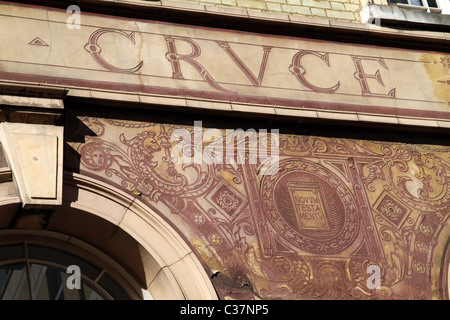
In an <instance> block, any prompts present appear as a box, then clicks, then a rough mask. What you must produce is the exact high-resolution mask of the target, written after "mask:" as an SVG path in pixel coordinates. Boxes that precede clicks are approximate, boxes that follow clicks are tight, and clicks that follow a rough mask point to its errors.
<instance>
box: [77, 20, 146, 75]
mask: <svg viewBox="0 0 450 320" xmlns="http://www.w3.org/2000/svg"><path fill="white" fill-rule="evenodd" d="M105 33H117V34H120V35H123V36H125V37H126V38H128V39H130V41H131V42H133V43H134V44H136V42H135V40H134V31H132V32H130V33H126V32H125V31H122V30H116V29H98V30H97V31H95V32H94V33H92V34H91V36H90V37H89V41H88V43H86V45H85V46H84V49H85V50H86V51H87V52H89V53H90V54H91V56H92V58H94V60H95V61H96V62H97V63H98V64H99V65H101V66H102V67H103V68H105V69H107V70H109V71H114V72H121V73H135V72H137V71H138V70H139V69H140V68H141V67H142V65H143V64H144V61H141V62H139V64H138V65H136V66H135V67H132V68H128V69H124V68H118V67H115V66H113V65H112V64H110V63H108V62H107V61H106V60H105V59H103V57H102V56H101V52H102V48H101V47H100V45H99V44H98V39H99V38H100V36H101V35H102V34H105Z"/></svg>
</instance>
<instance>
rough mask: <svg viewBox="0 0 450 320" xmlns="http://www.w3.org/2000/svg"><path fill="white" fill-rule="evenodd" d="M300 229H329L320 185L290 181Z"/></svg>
mask: <svg viewBox="0 0 450 320" xmlns="http://www.w3.org/2000/svg"><path fill="white" fill-rule="evenodd" d="M287 187H288V190H289V194H290V196H291V200H292V206H293V207H294V210H295V216H296V218H297V223H298V227H299V229H329V226H328V222H327V216H326V211H325V208H324V205H323V201H322V195H321V192H320V187H319V186H313V185H311V186H305V185H303V184H301V183H296V182H288V184H287Z"/></svg>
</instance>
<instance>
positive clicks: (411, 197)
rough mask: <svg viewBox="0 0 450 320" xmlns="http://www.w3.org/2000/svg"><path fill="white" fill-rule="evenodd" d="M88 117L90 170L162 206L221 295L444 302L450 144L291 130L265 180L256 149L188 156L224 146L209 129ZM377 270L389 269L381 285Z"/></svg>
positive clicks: (85, 162)
mask: <svg viewBox="0 0 450 320" xmlns="http://www.w3.org/2000/svg"><path fill="white" fill-rule="evenodd" d="M79 120H80V121H81V122H82V123H83V124H84V125H85V126H87V127H88V128H89V129H90V131H91V135H84V136H83V139H81V140H78V141H82V142H70V148H71V149H72V150H73V151H76V152H77V153H78V154H79V156H80V164H79V166H80V170H81V172H82V173H84V174H87V175H90V176H93V177H96V178H98V179H102V180H104V181H108V182H109V183H112V184H115V185H118V186H120V187H121V188H123V189H125V190H127V191H129V192H130V193H134V194H135V195H136V196H137V197H141V198H142V199H144V200H145V201H146V202H147V203H148V204H149V205H150V206H152V207H153V208H156V209H157V210H158V211H159V212H160V213H161V215H162V216H163V217H164V218H165V219H167V220H168V221H170V222H171V223H172V224H173V225H174V226H175V227H176V228H177V229H178V230H179V231H180V232H181V233H182V234H183V235H184V236H185V237H186V238H187V239H189V241H190V244H191V245H192V248H193V249H194V251H195V252H196V254H198V256H200V257H201V258H202V260H203V262H204V263H205V266H206V268H207V269H208V270H207V271H208V272H209V274H210V275H212V281H213V283H214V284H215V286H216V288H217V290H218V292H219V294H220V296H221V298H226V297H228V298H253V297H257V298H264V299H266V298H269V299H278V298H282V299H285V298H288V299H431V298H439V297H440V295H439V286H440V282H439V281H440V280H439V279H440V277H441V275H440V271H439V266H440V259H441V255H442V247H443V246H444V245H445V244H446V242H447V237H448V228H447V223H448V216H449V213H450V191H449V181H450V148H449V147H447V146H437V145H419V144H405V143H397V142H395V143H394V142H383V141H374V140H356V139H344V138H331V137H320V136H305V135H293V134H283V133H281V134H280V135H279V136H278V139H276V140H277V141H276V146H277V148H278V151H279V153H278V160H279V161H278V162H277V163H276V170H273V171H271V172H270V174H261V168H262V166H263V163H262V162H261V161H260V160H259V159H258V160H257V161H250V160H251V156H249V155H251V150H250V149H251V146H250V145H247V147H248V148H246V149H245V148H244V149H245V152H244V153H243V154H244V155H243V157H244V160H245V161H241V162H239V161H235V162H234V163H232V161H224V162H223V163H220V162H219V161H216V162H212V163H209V164H207V163H206V162H205V161H204V162H201V163H196V162H195V161H193V162H190V163H189V162H186V161H184V162H183V161H180V159H181V157H187V158H188V159H189V158H192V157H193V156H194V153H195V151H196V150H206V149H207V148H208V146H211V144H212V143H216V146H217V143H218V140H217V139H215V140H214V139H212V138H211V135H209V137H208V139H206V135H205V131H206V130H205V129H202V131H200V132H199V131H196V130H198V128H196V127H194V126H181V125H175V124H166V123H156V122H154V123H152V122H132V121H122V120H112V119H106V118H92V117H79ZM208 130H211V129H208ZM215 131H216V135H215V136H216V137H218V136H220V137H222V138H223V140H222V141H226V137H227V132H226V131H225V130H222V129H221V130H219V129H215ZM72 132H74V135H76V132H77V130H75V129H74V130H72ZM219 132H220V134H219ZM175 133H177V135H175ZM198 133H200V134H202V137H203V138H202V139H200V144H199V143H197V144H196V143H195V141H197V142H198V139H197V140H196V139H192V140H193V141H194V143H192V144H190V145H188V144H185V145H183V148H179V144H180V141H181V138H180V137H182V136H183V134H184V135H185V137H184V139H186V138H187V137H191V138H192V137H194V138H195V134H198ZM253 134H254V135H261V132H259V133H258V132H254V133H253ZM174 136H176V137H177V138H176V139H174ZM247 137H251V134H249V135H248V136H247ZM212 140H214V141H213V142H212ZM69 141H76V140H75V139H72V140H70V139H69ZM185 141H186V140H185ZM189 141H191V140H189ZM271 143H275V140H273V142H271ZM216 150H217V149H216ZM238 153H239V150H236V152H235V155H237V154H238ZM174 155H175V156H174ZM216 155H217V154H216ZM273 165H274V164H273ZM446 228H447V229H446ZM438 249H439V250H438ZM371 268H377V269H378V270H379V271H380V285H379V286H377V287H376V288H374V287H373V286H371V285H370V283H371V282H370V277H371V276H372V275H373V274H372V273H371V272H369V270H372V269H371ZM436 268H437V269H436ZM436 286H437V287H436ZM436 290H437V291H436Z"/></svg>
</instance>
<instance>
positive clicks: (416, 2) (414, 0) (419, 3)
mask: <svg viewBox="0 0 450 320" xmlns="http://www.w3.org/2000/svg"><path fill="white" fill-rule="evenodd" d="M410 1H411V4H412V5H413V6H419V7H421V6H423V4H422V1H421V0H410Z"/></svg>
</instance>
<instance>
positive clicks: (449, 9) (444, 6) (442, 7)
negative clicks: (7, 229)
mask: <svg viewBox="0 0 450 320" xmlns="http://www.w3.org/2000/svg"><path fill="white" fill-rule="evenodd" d="M406 1H407V2H408V3H391V2H390V1H389V0H388V3H389V5H392V6H398V7H400V8H406V9H415V10H422V11H426V12H429V13H440V14H450V3H448V2H449V1H448V0H436V4H437V8H436V7H430V6H429V4H428V0H420V1H421V2H422V5H421V6H418V5H416V4H412V3H411V1H412V0H406ZM446 1H447V2H446Z"/></svg>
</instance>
